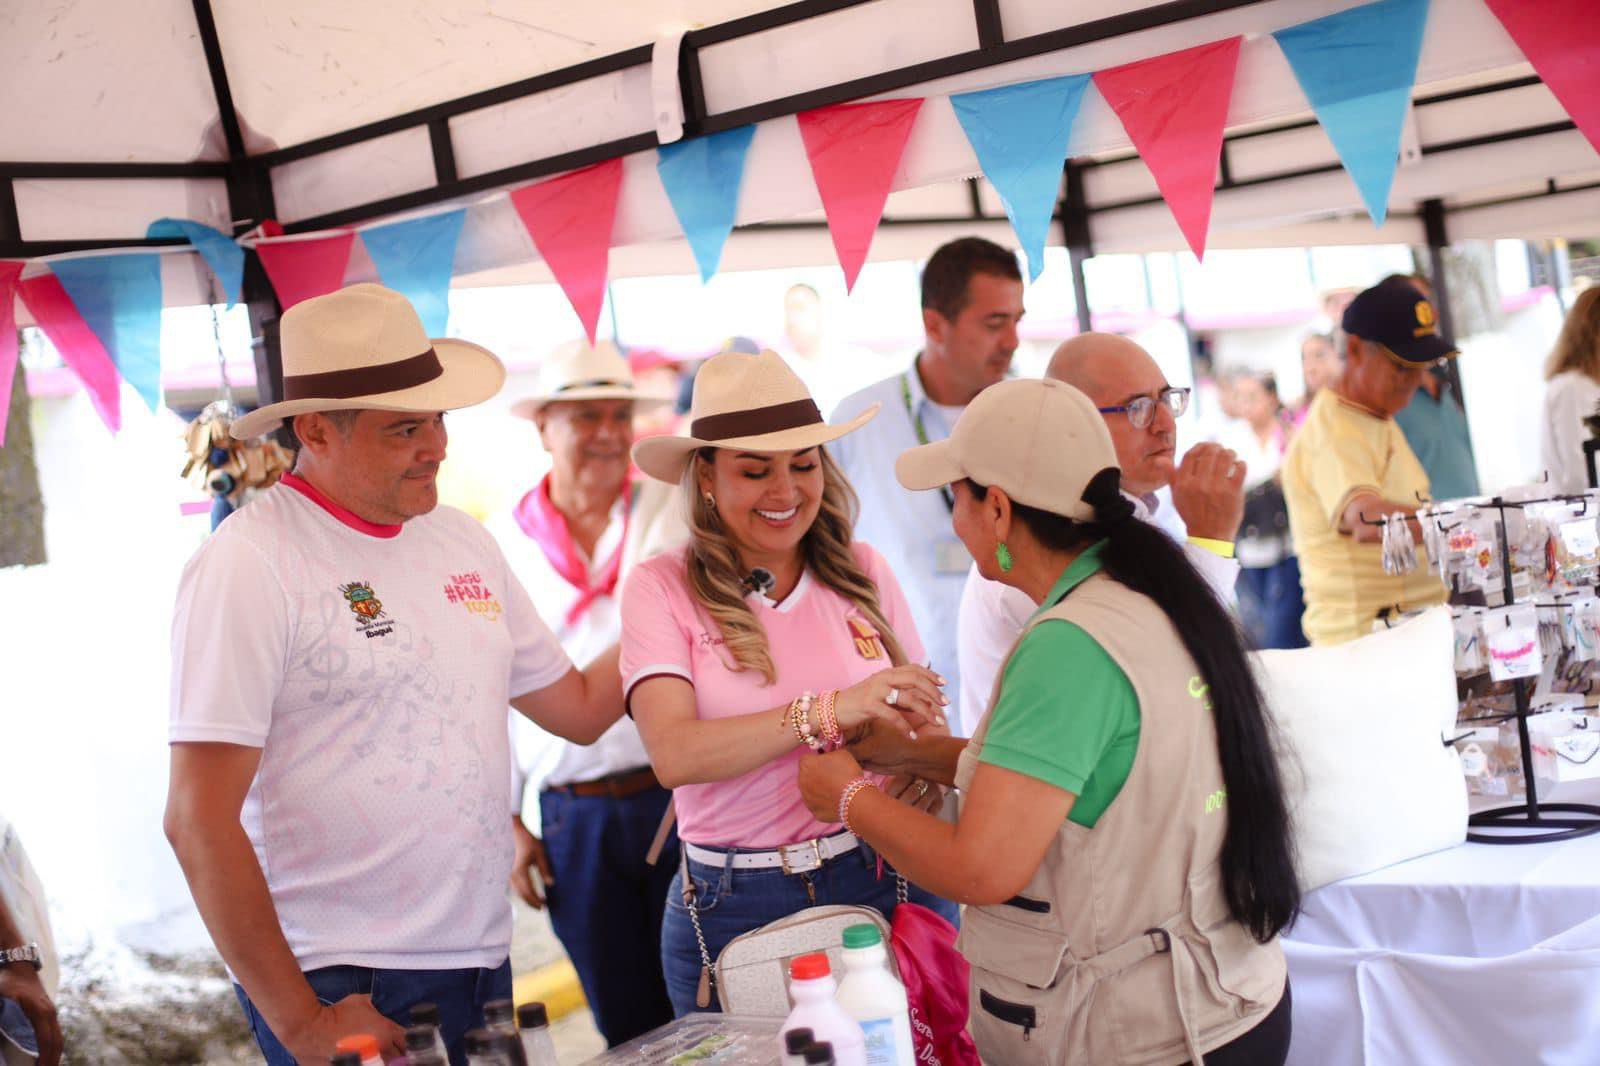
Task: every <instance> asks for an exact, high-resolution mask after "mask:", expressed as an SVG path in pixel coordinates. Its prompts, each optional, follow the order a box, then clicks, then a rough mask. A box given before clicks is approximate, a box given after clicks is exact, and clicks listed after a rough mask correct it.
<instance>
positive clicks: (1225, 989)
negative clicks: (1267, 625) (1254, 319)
mask: <svg viewBox="0 0 1600 1066" xmlns="http://www.w3.org/2000/svg"><path fill="white" fill-rule="evenodd" d="M1139 402H1155V400H1154V398H1152V397H1135V398H1133V399H1130V400H1129V401H1128V404H1129V405H1132V404H1134V403H1139ZM1101 415H1102V412H1101V411H1099V410H1097V409H1096V408H1095V406H1094V405H1093V404H1092V403H1091V402H1090V401H1089V399H1088V398H1087V397H1086V396H1084V395H1083V394H1082V393H1081V392H1079V391H1077V390H1076V389H1074V388H1072V387H1071V386H1068V385H1065V384H1062V383H1061V382H1057V381H1049V380H1046V381H1037V380H1028V381H1023V380H1018V381H1008V382H1002V383H1001V384H998V385H995V386H992V387H990V388H989V389H987V390H985V391H984V392H983V393H981V394H980V395H979V396H978V398H977V399H976V400H974V401H973V402H972V404H971V405H970V406H968V408H967V410H966V411H965V413H963V414H962V416H961V419H960V421H959V422H957V424H956V427H955V430H954V432H953V433H952V434H951V435H950V437H949V438H948V439H947V440H944V441H940V442H938V443H935V444H930V445H926V446H924V447H922V448H916V449H913V450H911V451H909V452H907V453H905V454H904V455H902V456H901V457H900V460H899V463H898V465H897V467H896V472H897V474H898V476H899V478H900V481H901V483H902V484H904V485H906V486H907V487H908V488H912V489H932V488H936V487H939V486H943V485H949V486H951V488H952V490H953V492H954V493H955V499H956V505H955V509H954V513H953V515H952V523H953V525H954V527H955V531H956V534H957V535H958V536H960V537H961V540H962V542H963V543H965V544H966V546H967V548H968V550H970V551H971V552H972V555H973V557H974V558H975V559H976V560H977V561H978V567H979V570H980V571H981V572H982V573H983V575H984V576H985V577H987V578H990V579H993V580H999V581H1003V582H1005V583H1006V584H1009V585H1014V586H1016V587H1018V588H1020V589H1022V590H1023V591H1025V592H1027V593H1028V594H1029V595H1030V596H1032V597H1033V599H1034V600H1035V601H1036V602H1038V603H1039V604H1040V607H1039V610H1038V612H1037V613H1035V615H1034V616H1033V618H1032V619H1031V620H1030V621H1029V623H1028V627H1027V628H1026V629H1025V630H1024V631H1023V634H1022V636H1021V637H1020V638H1019V640H1018V642H1017V644H1016V645H1015V646H1014V647H1013V648H1012V651H1011V654H1010V655H1009V656H1008V659H1007V662H1006V666H1005V668H1004V669H1003V671H1002V673H1001V676H1000V680H999V682H998V683H997V684H996V690H995V693H994V695H993V697H992V698H991V700H990V706H989V710H988V712H987V714H986V715H985V717H984V720H983V723H982V725H981V726H980V727H979V729H978V731H977V733H976V735H975V736H974V737H973V738H972V739H971V741H962V740H959V739H953V738H942V737H941V738H934V737H928V736H923V737H922V738H921V739H919V740H910V739H908V738H904V737H899V736H892V735H890V733H889V731H879V730H874V729H863V730H860V731H858V733H857V735H856V736H855V737H854V738H853V739H854V741H855V742H854V743H853V744H852V746H851V748H850V750H848V751H840V752H835V753H832V754H828V755H819V756H811V757H807V758H805V759H803V760H802V763H801V767H800V784H801V790H802V792H803V794H804V796H805V798H806V802H807V804H808V805H809V806H810V807H811V809H812V811H813V812H814V813H815V814H817V816H818V817H822V816H823V814H824V813H832V816H833V817H836V818H839V819H841V820H843V821H845V823H846V824H847V825H848V826H849V827H850V828H851V829H852V830H853V831H854V832H855V833H856V834H857V835H859V836H860V837H861V838H862V839H864V840H866V841H867V842H869V843H870V844H871V845H872V847H873V848H874V849H875V850H876V851H877V852H878V853H879V854H881V855H882V856H883V857H884V858H885V859H886V860H887V861H889V862H891V863H892V864H893V865H894V867H895V869H897V870H899V871H901V872H902V873H903V874H904V875H905V876H906V877H908V878H909V879H911V880H912V881H915V882H916V883H917V884H919V885H921V886H923V887H925V888H927V889H928V890H930V891H932V892H934V893H937V894H939V895H942V896H945V897H947V898H950V899H954V900H957V901H960V902H962V903H965V904H966V905H967V908H966V911H965V915H964V917H963V919H962V931H961V941H960V947H961V950H962V952H963V954H965V955H966V957H967V959H968V960H969V961H970V962H971V963H972V980H971V989H970V995H969V1002H970V1009H971V1022H970V1024H971V1028H972V1033H973V1036H974V1038H975V1039H976V1041H977V1044H978V1049H979V1051H980V1053H981V1054H982V1055H983V1057H984V1059H985V1061H987V1062H991V1063H997V1064H1001V1063H1004V1064H1010V1063H1034V1062H1040V1063H1069V1062H1070V1063H1094V1064H1102V1063H1137V1064H1177V1063H1183V1062H1199V1061H1201V1060H1203V1061H1204V1062H1205V1063H1206V1064H1207V1066H1218V1064H1236V1063H1250V1064H1252V1066H1256V1064H1268V1066H1270V1064H1276V1063H1282V1062H1283V1061H1284V1058H1285V1056H1286V1055H1287V1052H1288V1043H1289V1014H1290V1005H1289V992H1288V984H1287V975H1286V972H1285V969H1284V962H1283V953H1282V951H1281V950H1280V949H1279V946H1278V944H1277V941H1276V937H1277V934H1278V931H1279V930H1280V929H1282V928H1283V927H1284V926H1285V925H1287V924H1288V923H1289V922H1290V921H1291V920H1292V919H1293V917H1294V915H1295V913H1296V911H1297V910H1298V907H1299V899H1300V895H1299V888H1298V886H1297V884H1296V881H1295V875H1294V866H1293V862H1292V856H1291V847H1290V842H1289V829H1288V814H1287V810H1286V807H1285V803H1284V799H1283V793H1282V788H1281V785H1280V782H1279V777H1278V771H1277V764H1276V762H1275V761H1274V757H1273V751H1272V744H1271V738H1270V730H1269V726H1268V720H1267V717H1266V714H1265V710H1264V707H1263V703H1262V698H1261V694H1260V692H1259V691H1258V689H1257V687H1256V684H1255V680H1254V677H1253V675H1252V674H1251V671H1250V667H1249V664H1248V661H1247V659H1246V656H1245V650H1244V645H1243V642H1242V640H1241V638H1240V635H1239V632H1238V630H1237V628H1236V627H1235V625H1234V623H1233V622H1232V620H1231V619H1230V617H1229V615H1228V613H1227V611H1226V610H1225V609H1224V607H1223V606H1222V605H1221V604H1220V603H1219V602H1218V601H1217V600H1216V598H1215V597H1214V596H1213V595H1212V593H1211V592H1210V590H1209V588H1208V587H1207V585H1206V584H1205V581H1204V580H1203V579H1202V578H1201V577H1200V575H1199V574H1197V573H1196V572H1195V571H1194V570H1193V569H1192V568H1191V567H1190V565H1189V563H1188V561H1187V560H1186V559H1185V557H1184V555H1183V552H1182V551H1181V550H1180V549H1179V548H1178V547H1177V546H1176V545H1175V544H1174V543H1173V542H1172V541H1170V540H1169V539H1168V538H1167V537H1166V536H1165V535H1164V534H1162V533H1161V532H1160V531H1158V530H1155V529H1153V528H1151V527H1149V526H1147V525H1145V524H1143V523H1140V522H1138V521H1136V520H1133V518H1132V513H1133V508H1132V506H1131V505H1130V504H1129V503H1128V502H1127V499H1126V497H1124V496H1123V495H1122V494H1121V492H1120V491H1119V489H1118V482H1119V479H1120V473H1119V471H1118V469H1117V465H1116V454H1115V452H1114V451H1113V449H1112V445H1111V439H1110V436H1109V434H1108V433H1107V431H1106V427H1105V423H1104V421H1103V419H1102V417H1101ZM863 765H864V766H866V767H868V768H871V769H875V770H879V771H883V772H888V773H910V774H915V775H916V776H918V777H921V778H923V779H927V780H933V781H938V782H942V783H947V784H954V785H955V786H956V787H957V788H958V789H960V791H961V812H960V818H959V819H958V821H957V822H956V823H955V824H954V825H952V824H950V823H947V822H942V821H939V820H938V819H937V818H934V817H932V816H930V815H927V814H925V813H923V812H921V811H917V810H914V809H912V808H910V807H908V806H906V805H904V804H901V803H897V802H895V801H894V800H892V799H890V798H889V797H888V796H887V795H884V794H882V793H881V792H880V791H879V790H878V789H877V788H875V787H873V786H872V784H871V783H870V781H868V779H866V778H864V777H862V776H861V771H862V766H863Z"/></svg>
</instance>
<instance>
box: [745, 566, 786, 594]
mask: <svg viewBox="0 0 1600 1066" xmlns="http://www.w3.org/2000/svg"><path fill="white" fill-rule="evenodd" d="M777 583H778V579H777V578H775V577H773V576H772V571H771V570H768V569H767V568H766V567H764V566H758V567H756V568H755V569H753V570H751V571H750V573H749V574H747V575H746V576H745V579H744V581H743V585H744V587H745V588H746V589H748V590H749V591H751V592H759V593H761V595H763V596H765V595H766V594H767V593H768V592H771V591H772V588H773V586H774V585H776V584H777Z"/></svg>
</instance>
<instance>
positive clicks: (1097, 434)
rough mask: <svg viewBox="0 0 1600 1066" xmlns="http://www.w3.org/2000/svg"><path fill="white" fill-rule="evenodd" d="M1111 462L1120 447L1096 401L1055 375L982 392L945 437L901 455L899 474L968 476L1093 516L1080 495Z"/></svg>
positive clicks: (1021, 499) (906, 478)
mask: <svg viewBox="0 0 1600 1066" xmlns="http://www.w3.org/2000/svg"><path fill="white" fill-rule="evenodd" d="M1107 468H1110V469H1113V470H1115V469H1119V467H1118V466H1117V450H1116V448H1115V447H1114V446H1113V445H1112V443H1111V433H1110V431H1109V430H1107V429H1106V422H1105V419H1104V418H1103V417H1101V414H1100V411H1099V409H1098V408H1096V407H1095V405H1094V403H1093V401H1091V400H1090V399H1089V397H1087V396H1085V395H1084V394H1083V393H1081V392H1079V391H1078V390H1077V389H1075V388H1073V387H1072V386H1071V385H1068V384H1066V383H1064V382H1060V381H1056V380H1054V379H1052V378H1044V379H1039V378H1017V379H1015V380H1012V381H1002V382H1000V383H999V384H997V385H991V386H989V387H988V388H987V389H984V390H983V391H982V392H980V393H978V395H977V398H976V399H974V400H973V401H972V402H971V403H970V404H968V405H967V409H966V410H965V411H963V412H961V417H960V418H958V419H957V420H956V425H955V428H954V429H953V430H951V431H950V436H948V437H947V438H945V439H944V440H940V441H934V442H933V443H932V444H924V445H923V446H922V447H920V448H912V449H911V450H910V451H906V452H902V453H900V458H899V459H897V460H895V464H894V473H895V477H897V478H899V479H900V484H902V485H904V486H905V487H906V488H908V489H913V490H920V489H936V488H939V487H940V486H941V485H948V484H950V483H952V482H955V481H961V480H963V479H966V478H971V479H972V480H973V481H976V482H977V483H978V484H980V485H982V486H984V487H985V488H999V489H1001V490H1002V491H1004V492H1005V494H1006V495H1007V496H1009V497H1011V498H1012V499H1013V500H1016V501H1017V502H1018V503H1024V504H1027V505H1028V506H1029V507H1037V508H1039V509H1040V510H1041V511H1049V512H1050V513H1051V514H1058V515H1061V516H1063V517H1065V518H1070V519H1073V520H1074V521H1078V522H1092V521H1094V520H1095V518H1096V515H1095V509H1094V505H1093V504H1091V503H1089V502H1088V501H1086V500H1085V499H1084V498H1083V494H1084V492H1085V491H1086V490H1087V489H1088V488H1089V483H1090V482H1091V481H1093V480H1094V479H1095V475H1097V474H1099V473H1100V472H1101V471H1102V470H1105V469H1107Z"/></svg>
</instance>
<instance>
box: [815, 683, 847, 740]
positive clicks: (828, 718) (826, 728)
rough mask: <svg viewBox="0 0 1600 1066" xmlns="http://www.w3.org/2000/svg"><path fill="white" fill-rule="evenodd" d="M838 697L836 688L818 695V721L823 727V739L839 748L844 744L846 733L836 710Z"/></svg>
mask: <svg viewBox="0 0 1600 1066" xmlns="http://www.w3.org/2000/svg"><path fill="white" fill-rule="evenodd" d="M838 699H839V693H838V691H837V690H836V689H829V690H828V691H827V692H824V693H823V694H822V695H820V696H818V697H817V722H818V724H819V725H820V726H821V728H822V739H823V740H824V741H826V742H827V745H828V747H830V748H838V747H841V746H843V744H844V733H843V732H841V731H840V729H839V715H838V714H837V713H836V712H835V710H834V705H835V703H836V702H837V701H838Z"/></svg>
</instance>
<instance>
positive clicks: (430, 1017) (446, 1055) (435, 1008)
mask: <svg viewBox="0 0 1600 1066" xmlns="http://www.w3.org/2000/svg"><path fill="white" fill-rule="evenodd" d="M410 1017H411V1024H412V1025H426V1026H428V1028H430V1029H431V1030H432V1031H433V1050H434V1051H437V1052H438V1053H439V1057H440V1058H442V1059H444V1060H445V1061H447V1062H448V1061H449V1059H450V1052H449V1051H448V1050H446V1049H445V1046H444V1036H443V1035H442V1034H441V1033H440V1032H439V1005H438V1004H437V1003H430V1002H427V1001H426V1000H424V1001H423V1002H421V1003H413V1004H411V1010H410ZM406 1057H407V1058H410V1055H409V1054H407V1056H406Z"/></svg>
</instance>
